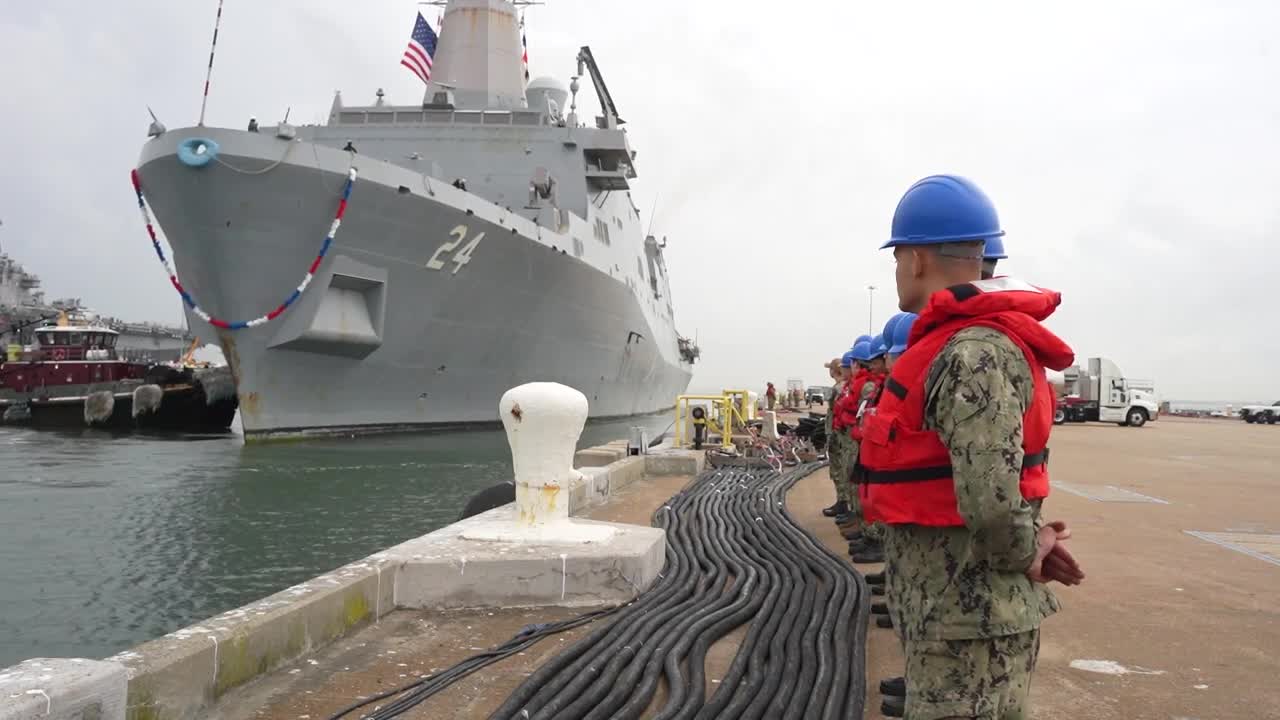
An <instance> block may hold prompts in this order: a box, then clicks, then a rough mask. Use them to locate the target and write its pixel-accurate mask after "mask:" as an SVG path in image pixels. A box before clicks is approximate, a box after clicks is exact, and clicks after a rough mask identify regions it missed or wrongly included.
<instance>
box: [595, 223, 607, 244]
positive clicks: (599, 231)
mask: <svg viewBox="0 0 1280 720" xmlns="http://www.w3.org/2000/svg"><path fill="white" fill-rule="evenodd" d="M595 236H596V239H597V240H599V241H600V242H602V243H604V244H605V245H608V244H609V226H608V225H607V224H605V221H603V220H601V219H600V218H596V224H595Z"/></svg>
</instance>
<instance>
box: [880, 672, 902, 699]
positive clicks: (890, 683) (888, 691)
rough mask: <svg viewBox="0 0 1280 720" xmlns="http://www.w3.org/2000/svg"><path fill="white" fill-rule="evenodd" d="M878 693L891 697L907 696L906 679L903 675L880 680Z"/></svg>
mask: <svg viewBox="0 0 1280 720" xmlns="http://www.w3.org/2000/svg"><path fill="white" fill-rule="evenodd" d="M880 694H881V695H892V696H893V697H906V696H907V679H906V678H904V677H896V678H889V679H888V680H881V681H880Z"/></svg>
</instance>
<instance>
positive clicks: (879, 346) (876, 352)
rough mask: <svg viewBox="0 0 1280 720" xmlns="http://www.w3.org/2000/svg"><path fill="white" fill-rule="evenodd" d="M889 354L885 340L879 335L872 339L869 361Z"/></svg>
mask: <svg viewBox="0 0 1280 720" xmlns="http://www.w3.org/2000/svg"><path fill="white" fill-rule="evenodd" d="M887 352H889V346H888V345H886V344H885V342H884V338H883V337H881V336H879V335H877V336H875V337H873V338H871V357H869V358H867V359H868V360H874V359H876V358H878V357H880V356H881V355H884V354H885V353H887Z"/></svg>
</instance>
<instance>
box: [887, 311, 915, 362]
mask: <svg viewBox="0 0 1280 720" xmlns="http://www.w3.org/2000/svg"><path fill="white" fill-rule="evenodd" d="M917 317H918V316H917V315H916V314H915V313H902V317H901V318H899V319H898V324H897V325H894V326H893V345H892V346H891V347H890V348H889V352H891V353H893V354H894V355H901V354H902V353H904V352H906V351H907V340H908V339H909V338H910V337H911V326H912V325H915V324H916V318H917Z"/></svg>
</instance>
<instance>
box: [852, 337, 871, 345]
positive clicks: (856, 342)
mask: <svg viewBox="0 0 1280 720" xmlns="http://www.w3.org/2000/svg"><path fill="white" fill-rule="evenodd" d="M860 342H871V336H870V335H859V336H858V339H857V340H854V341H853V344H854V345H857V344H858V343H860Z"/></svg>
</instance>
